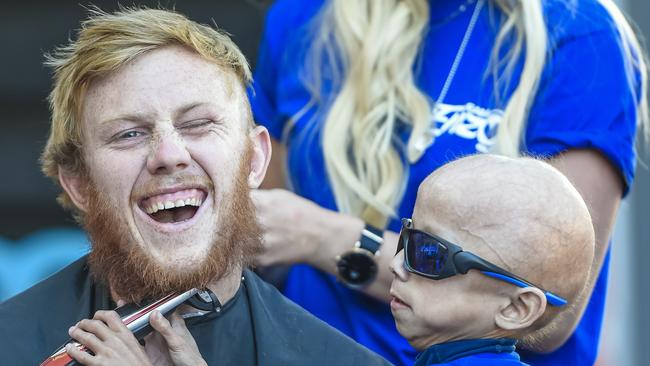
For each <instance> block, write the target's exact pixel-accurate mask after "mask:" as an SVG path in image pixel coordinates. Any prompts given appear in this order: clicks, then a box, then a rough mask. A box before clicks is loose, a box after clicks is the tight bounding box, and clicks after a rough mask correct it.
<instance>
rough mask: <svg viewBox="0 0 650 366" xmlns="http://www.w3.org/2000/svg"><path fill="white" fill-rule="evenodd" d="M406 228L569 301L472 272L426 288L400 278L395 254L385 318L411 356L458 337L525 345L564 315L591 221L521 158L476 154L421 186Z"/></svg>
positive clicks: (585, 255) (582, 267) (548, 173)
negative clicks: (554, 301) (553, 300)
mask: <svg viewBox="0 0 650 366" xmlns="http://www.w3.org/2000/svg"><path fill="white" fill-rule="evenodd" d="M413 228H414V229H417V230H421V231H424V232H426V233H430V234H433V235H435V236H437V237H439V238H442V239H444V240H446V241H448V242H451V243H453V244H456V245H458V246H460V247H462V249H463V250H464V251H466V252H472V253H474V254H475V255H477V256H478V257H480V258H483V259H485V260H487V261H489V262H491V263H493V264H495V265H497V266H499V267H501V268H502V269H505V270H506V271H509V272H510V273H512V274H514V275H516V276H518V277H520V278H522V279H525V280H527V281H528V282H531V283H533V284H535V285H537V286H539V287H540V288H541V289H544V290H547V291H551V292H553V293H554V294H557V295H559V296H560V297H562V298H564V299H566V300H567V301H568V304H567V305H564V306H562V307H557V306H551V305H550V304H549V303H548V301H547V297H546V296H545V293H544V291H543V290H541V289H540V288H537V287H519V286H515V285H513V284H510V283H508V282H506V281H503V280H497V279H494V278H491V277H489V276H487V275H485V274H484V273H481V272H480V271H478V270H469V271H468V272H467V274H464V275H462V274H458V275H455V276H452V277H448V278H445V279H442V280H432V279H430V278H426V277H423V276H420V275H417V274H414V273H410V272H408V271H407V270H406V269H405V266H404V254H403V251H400V252H399V253H398V254H397V255H396V256H395V259H394V260H393V263H392V265H391V269H392V271H393V272H394V274H395V278H394V279H393V284H392V287H391V295H392V296H393V297H394V298H395V299H394V300H393V301H392V302H391V310H392V312H393V316H394V317H395V320H396V323H397V328H398V330H399V331H400V333H401V334H402V335H403V336H404V337H406V338H407V339H408V341H409V342H410V343H411V344H412V345H413V346H414V347H415V348H417V349H424V348H427V347H429V346H431V345H433V344H437V343H442V342H446V341H451V340H458V339H475V338H498V337H510V338H517V339H519V340H523V341H524V342H534V339H535V338H536V337H540V335H539V334H536V333H538V332H537V331H538V330H540V329H541V328H543V327H545V326H547V325H549V324H550V323H552V322H553V320H554V319H555V317H556V316H557V314H558V313H559V312H560V311H573V308H572V304H573V302H574V301H575V299H576V298H577V297H578V296H580V295H581V292H582V289H583V288H584V286H585V283H586V280H587V276H588V274H589V268H590V265H591V262H592V259H593V253H594V232H593V227H592V223H591V217H590V215H589V211H588V210H587V207H586V205H585V203H584V201H583V200H582V198H581V197H580V194H579V193H578V192H577V191H576V190H575V188H574V187H573V186H572V185H571V183H570V182H569V181H568V180H567V179H566V178H565V177H564V176H563V175H562V173H560V172H559V171H557V170H556V169H554V168H553V167H551V166H550V165H548V164H546V163H544V162H541V161H539V160H535V159H530V158H519V159H511V158H506V157H501V156H494V155H475V156H470V157H467V158H463V159H459V160H456V161H454V162H452V163H449V164H447V165H445V166H443V167H441V168H440V169H438V170H436V171H435V172H434V173H433V174H431V175H430V176H429V177H428V178H427V179H426V180H425V181H424V182H423V183H422V184H421V185H420V188H419V190H418V196H417V201H416V203H415V210H414V213H413ZM456 257H457V258H456V259H457V260H458V258H459V257H458V256H456ZM447 260H448V261H452V260H453V256H449V257H448V258H447Z"/></svg>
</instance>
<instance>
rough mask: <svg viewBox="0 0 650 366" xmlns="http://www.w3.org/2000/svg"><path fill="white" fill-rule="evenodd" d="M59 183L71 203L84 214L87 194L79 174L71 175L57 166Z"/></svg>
mask: <svg viewBox="0 0 650 366" xmlns="http://www.w3.org/2000/svg"><path fill="white" fill-rule="evenodd" d="M59 183H60V184H61V187H63V190H64V191H65V192H66V193H67V194H68V196H69V197H70V200H71V201H72V203H74V205H75V206H77V208H78V209H79V210H81V211H82V212H86V209H87V204H88V192H87V188H86V187H87V185H86V183H87V182H86V181H85V179H84V178H83V177H82V176H80V175H79V174H75V173H71V172H69V171H67V170H66V169H64V168H63V167H61V166H59Z"/></svg>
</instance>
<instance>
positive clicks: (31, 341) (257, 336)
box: [0, 257, 389, 366]
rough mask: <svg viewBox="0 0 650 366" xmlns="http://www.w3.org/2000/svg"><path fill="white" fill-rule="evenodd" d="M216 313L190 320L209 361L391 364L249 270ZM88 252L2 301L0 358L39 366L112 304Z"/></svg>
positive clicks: (312, 365)
mask: <svg viewBox="0 0 650 366" xmlns="http://www.w3.org/2000/svg"><path fill="white" fill-rule="evenodd" d="M243 277H244V279H243V281H242V285H241V286H240V289H239V291H238V292H237V294H236V295H235V296H234V297H233V299H231V300H230V301H228V303H226V304H224V306H223V308H222V311H221V312H220V313H219V314H216V313H211V315H208V316H205V317H204V318H202V319H198V320H197V321H196V323H194V322H193V323H192V324H190V325H189V326H188V328H189V329H190V332H191V333H192V335H193V336H194V339H195V340H196V343H197V344H198V346H199V350H200V352H201V355H202V356H203V358H204V359H205V360H206V361H207V363H208V364H209V365H238V366H239V365H310V366H317V365H328V366H331V365H355V366H360V365H364V366H366V365H368V366H370V365H389V363H388V362H387V361H386V360H384V359H383V358H381V357H380V356H378V355H376V354H374V353H373V352H371V351H369V350H368V349H366V348H364V347H362V346H361V345H359V344H358V343H356V342H354V341H353V340H352V339H350V338H348V337H347V336H345V335H343V334H342V333H340V332H339V331H337V330H335V329H334V328H332V327H330V326H329V325H327V324H325V323H324V322H322V321H321V320H319V319H317V318H316V317H314V316H312V315H311V314H309V313H307V312H306V311H305V310H303V309H302V308H300V307H299V306H297V305H296V304H294V303H293V302H291V301H290V300H288V299H287V298H285V297H284V296H283V295H282V294H280V293H279V292H278V291H277V290H276V289H275V288H274V287H272V286H271V285H269V284H267V283H265V282H264V281H262V280H261V279H260V278H259V277H257V275H255V274H254V273H253V272H251V271H248V270H246V271H244V276H243ZM111 308H112V305H111V304H110V303H109V298H108V294H107V291H106V290H105V289H104V287H103V286H101V285H99V284H96V283H94V282H93V279H92V277H91V276H90V273H89V270H88V266H87V264H86V258H85V257H84V258H81V259H80V260H78V261H76V262H74V263H72V264H71V265H69V266H68V267H66V268H64V269H63V270H61V271H60V272H58V273H57V274H55V275H53V276H52V277H50V278H48V279H46V280H45V281H43V282H41V283H39V284H37V285H36V286H34V287H32V288H31V289H29V290H27V291H25V292H23V293H21V294H19V295H17V296H15V297H13V298H11V299H9V300H7V301H6V302H4V303H2V304H0V365H38V364H40V363H41V362H42V361H43V360H45V358H46V357H48V356H50V355H51V354H52V353H53V352H54V351H55V350H56V349H57V348H58V347H60V346H61V345H62V344H63V343H64V342H66V341H67V340H68V339H69V336H68V328H69V327H70V326H72V325H74V324H76V323H77V322H78V321H79V320H81V319H84V318H92V317H93V314H94V313H95V311H97V310H105V309H111Z"/></svg>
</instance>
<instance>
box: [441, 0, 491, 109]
mask: <svg viewBox="0 0 650 366" xmlns="http://www.w3.org/2000/svg"><path fill="white" fill-rule="evenodd" d="M484 2H485V0H478V2H477V3H476V6H475V7H474V12H473V13H472V18H471V19H470V20H469V24H468V25H467V29H466V30H465V35H464V36H463V40H462V41H461V42H460V46H459V47H458V51H457V52H456V57H454V62H453V63H452V64H451V69H449V74H447V79H446V80H445V84H444V85H443V86H442V90H441V91H440V95H439V96H438V99H437V100H436V104H438V103H442V102H443V100H444V99H445V97H446V96H447V92H448V91H449V87H450V86H451V83H452V81H454V76H456V70H458V65H459V64H460V61H461V60H462V59H463V55H464V54H465V49H466V48H467V43H468V42H469V39H470V38H471V37H472V32H473V31H474V26H475V25H476V21H477V20H478V15H479V14H480V13H481V9H482V8H483V4H484Z"/></svg>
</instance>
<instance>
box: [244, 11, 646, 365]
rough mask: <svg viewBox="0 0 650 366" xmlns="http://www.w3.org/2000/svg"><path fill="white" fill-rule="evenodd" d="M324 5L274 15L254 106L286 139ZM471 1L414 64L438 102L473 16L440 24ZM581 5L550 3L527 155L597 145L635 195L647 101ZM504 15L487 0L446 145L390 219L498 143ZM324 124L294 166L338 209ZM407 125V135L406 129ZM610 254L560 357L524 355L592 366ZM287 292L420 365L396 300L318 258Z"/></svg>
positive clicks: (448, 112) (293, 136)
mask: <svg viewBox="0 0 650 366" xmlns="http://www.w3.org/2000/svg"><path fill="white" fill-rule="evenodd" d="M323 1H324V0H311V1H305V0H278V1H277V2H276V3H275V4H274V6H273V7H272V8H271V9H270V11H269V13H268V15H267V18H266V24H265V32H264V35H263V41H262V45H261V48H260V54H259V59H258V62H257V67H256V70H255V82H254V86H253V89H254V90H253V92H251V102H252V108H253V113H254V116H255V120H256V121H257V122H258V123H260V124H262V125H264V126H266V127H267V128H268V129H269V131H270V133H271V134H272V135H273V136H274V137H275V138H276V139H278V140H282V139H283V133H285V132H286V131H285V127H286V126H287V121H288V120H289V119H290V118H291V117H292V116H294V115H295V114H296V113H297V112H298V111H300V110H301V109H302V108H303V107H304V106H305V105H306V104H307V103H308V102H309V101H310V94H309V92H308V91H307V89H306V88H305V86H304V85H303V77H304V73H305V72H306V71H305V70H304V69H303V66H304V60H305V54H306V50H307V49H308V47H309V44H310V36H309V35H310V34H312V30H313V26H312V25H313V22H312V21H311V20H312V19H313V18H314V16H315V15H316V14H317V13H318V11H319V9H320V8H321V6H322V5H323ZM463 2H464V1H461V0H449V1H435V2H431V16H430V19H432V24H430V29H429V31H428V32H427V34H426V36H425V38H424V40H423V44H422V51H421V52H422V56H421V58H420V59H421V61H420V62H419V65H414V67H416V69H417V70H418V73H417V81H416V82H417V84H418V86H419V87H420V88H421V90H423V91H424V92H426V93H427V94H428V95H429V96H430V97H431V98H432V99H437V98H438V96H439V94H440V91H441V89H442V86H443V84H444V81H445V79H446V78H447V74H448V72H449V70H450V67H451V65H452V63H453V60H454V57H455V56H456V50H457V49H458V46H459V45H460V43H461V39H462V37H463V35H464V33H465V30H466V28H467V25H468V22H469V19H470V17H471V13H472V11H471V8H470V9H469V10H468V11H466V12H464V13H461V14H460V15H458V16H456V17H454V18H453V19H451V20H450V21H447V22H442V23H436V20H439V19H444V18H445V17H446V16H448V15H449V14H451V13H453V12H454V9H457V8H458V6H459V5H460V4H461V3H463ZM575 3H576V9H575V11H574V10H569V9H567V8H566V5H564V2H563V1H560V0H547V1H544V9H545V16H546V18H547V24H548V31H549V38H550V42H549V43H550V51H551V53H550V56H549V59H548V62H547V64H546V66H545V69H544V71H543V74H542V78H541V80H540V84H539V90H538V93H537V95H536V98H535V101H534V103H533V105H532V107H531V111H530V115H529V122H528V126H527V130H526V138H525V144H526V145H525V147H522V150H523V151H524V152H527V153H530V154H534V155H535V156H553V155H555V154H558V153H560V152H562V151H565V150H567V149H572V148H592V149H596V150H598V151H600V152H601V153H602V154H603V156H605V157H606V158H607V159H609V161H610V162H611V163H612V164H613V166H614V167H616V168H617V169H618V171H619V172H620V174H621V176H622V178H623V179H624V181H625V192H627V190H628V189H629V185H630V184H631V182H632V178H633V176H634V166H635V152H634V143H633V142H634V137H635V133H636V107H635V101H634V98H633V95H632V93H631V92H630V91H629V88H628V85H627V83H626V77H625V73H624V67H623V58H622V56H621V54H620V51H619V50H620V47H619V43H618V41H617V39H618V35H617V32H616V30H615V27H614V25H613V23H612V21H611V20H610V18H609V16H608V14H607V13H606V11H605V10H604V9H603V8H602V6H601V5H599V4H598V3H597V1H596V0H583V1H576V2H575ZM494 10H495V9H494V8H492V7H491V6H485V7H484V8H483V10H482V12H481V14H480V16H479V18H478V22H477V24H476V27H475V29H474V31H473V34H472V36H471V38H470V40H469V43H468V45H467V48H466V51H465V54H464V56H463V58H462V61H461V62H460V65H459V67H458V71H457V73H456V76H455V78H454V80H453V83H452V84H451V87H450V89H449V92H448V94H447V96H446V97H445V99H444V101H443V102H442V103H439V104H438V108H437V111H436V113H435V117H434V120H433V121H432V122H431V129H432V130H433V132H434V134H435V136H436V140H435V142H434V143H433V145H431V146H430V147H429V148H428V149H427V150H426V151H425V153H424V155H423V156H422V158H421V159H420V160H418V161H417V162H415V163H413V164H411V165H410V166H409V167H408V181H407V184H406V190H405V194H404V197H403V199H402V202H401V203H400V205H399V207H398V217H397V218H395V219H394V220H392V221H391V222H390V223H389V226H388V229H390V230H393V231H399V227H400V222H399V217H411V215H412V212H413V207H414V202H415V196H416V193H417V188H418V186H419V185H420V183H421V182H422V181H423V179H424V178H425V177H427V176H428V175H429V174H430V173H431V172H432V171H434V170H435V169H437V168H438V167H439V166H441V165H443V164H445V163H447V162H449V161H451V160H453V159H455V158H458V157H461V156H464V155H468V154H473V153H476V152H486V151H488V150H489V148H490V146H491V145H492V143H493V140H492V137H493V136H494V133H495V131H496V129H497V127H498V124H499V122H500V120H501V116H502V113H503V112H502V109H501V108H503V106H502V105H498V104H497V102H496V101H495V97H494V94H493V84H492V79H491V78H490V77H485V74H486V72H485V71H486V67H487V66H488V60H489V57H490V52H491V50H492V45H493V41H494V37H495V33H496V30H495V29H494V24H495V11H494ZM496 16H497V17H498V14H496ZM442 50H446V51H442ZM520 67H521V64H520V65H519V66H518V67H517V68H516V69H515V74H514V76H513V83H512V84H516V82H517V81H518V75H519V71H520ZM323 74H324V75H326V74H327V73H325V72H324V73H323ZM323 88H324V90H323V93H331V90H330V89H328V88H330V84H329V83H328V82H327V80H326V81H325V82H324V83H323ZM507 93H508V91H506V96H507ZM322 121H323V115H322V114H317V113H315V108H311V109H308V110H307V111H306V113H304V114H302V115H301V117H300V118H299V119H298V120H296V121H294V125H293V127H292V128H291V129H287V130H288V132H287V133H286V135H285V137H286V139H285V143H286V145H287V159H288V173H289V175H290V178H291V182H292V185H293V189H294V191H295V192H296V193H297V194H299V195H301V196H303V197H306V198H308V199H310V200H312V201H314V202H316V203H317V204H319V205H321V206H322V207H325V208H329V209H332V210H336V203H335V200H334V196H333V194H332V190H331V187H330V185H329V182H328V179H327V173H326V169H325V162H324V158H323V153H322V149H321V144H320V130H319V128H318V126H319V125H320V124H321V123H322ZM314 126H316V127H314ZM402 127H403V126H402ZM407 132H408V131H403V130H399V131H397V133H398V134H400V135H401V136H407ZM467 199H471V197H468V198H467ZM608 257H609V255H608ZM608 257H607V258H606V259H605V262H604V264H603V269H602V270H601V273H600V275H599V279H598V282H597V284H596V287H595V289H594V292H593V295H592V297H591V299H590V303H589V305H588V307H587V309H586V311H585V314H584V316H583V318H582V320H581V322H580V324H579V326H578V328H577V329H576V331H575V333H574V334H573V335H572V337H571V338H570V339H569V341H568V342H567V343H566V344H565V345H564V346H563V347H562V348H560V349H559V350H558V351H556V352H553V353H551V354H547V355H529V354H524V355H522V358H523V360H524V361H526V362H529V363H532V364H535V365H552V364H593V362H594V360H595V357H596V352H597V349H598V338H599V331H600V326H601V320H602V315H603V307H604V300H605V291H606V285H607V270H608V263H609V260H608ZM284 293H285V295H286V296H288V297H289V298H291V299H292V300H293V301H295V302H297V303H298V304H300V305H301V306H303V307H304V308H305V309H307V310H309V311H310V312H311V313H313V314H314V315H316V316H318V317H319V318H321V319H323V320H324V321H326V322H328V323H329V324H331V325H332V326H334V327H336V328H338V329H339V330H341V331H342V332H344V333H346V334H347V335H349V336H351V337H352V338H354V339H355V340H357V341H358V342H360V343H362V344H364V345H365V346H367V347H368V348H370V349H372V350H374V351H375V352H378V353H379V354H381V355H383V356H384V357H385V358H386V359H388V360H389V361H391V362H393V363H395V364H397V365H411V364H412V363H413V360H414V358H415V356H416V352H415V350H413V349H412V348H411V347H410V346H409V344H408V343H407V342H406V340H404V339H403V338H402V337H401V336H400V335H399V333H398V332H397V329H396V327H395V324H394V321H393V318H392V316H391V312H390V308H389V306H388V305H387V304H384V303H382V302H379V301H376V300H374V299H372V298H370V297H368V296H366V295H364V294H363V293H361V292H358V291H354V290H350V289H348V288H346V287H344V286H343V285H341V284H340V283H339V282H337V280H336V278H335V277H334V276H332V275H330V274H326V273H323V272H321V271H319V270H317V269H315V268H313V267H310V266H308V265H294V266H293V267H292V269H291V271H290V272H289V276H288V279H287V282H286V284H285V289H284Z"/></svg>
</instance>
